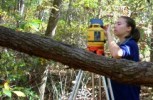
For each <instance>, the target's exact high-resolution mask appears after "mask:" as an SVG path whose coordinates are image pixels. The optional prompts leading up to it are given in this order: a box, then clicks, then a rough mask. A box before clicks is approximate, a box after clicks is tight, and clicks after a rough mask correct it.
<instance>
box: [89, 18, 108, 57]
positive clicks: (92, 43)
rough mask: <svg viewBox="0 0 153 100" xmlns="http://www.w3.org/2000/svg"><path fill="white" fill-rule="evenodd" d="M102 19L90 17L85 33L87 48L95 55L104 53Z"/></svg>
mask: <svg viewBox="0 0 153 100" xmlns="http://www.w3.org/2000/svg"><path fill="white" fill-rule="evenodd" d="M104 32H105V31H104V29H103V21H102V20H101V19H91V20H90V26H89V28H88V33H87V41H88V42H87V49H88V50H89V51H91V52H94V53H96V54H97V55H104V43H105V34H104Z"/></svg>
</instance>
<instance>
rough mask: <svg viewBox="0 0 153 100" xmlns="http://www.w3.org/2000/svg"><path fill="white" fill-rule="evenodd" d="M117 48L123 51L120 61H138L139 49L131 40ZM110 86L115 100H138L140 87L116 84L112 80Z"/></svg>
mask: <svg viewBox="0 0 153 100" xmlns="http://www.w3.org/2000/svg"><path fill="white" fill-rule="evenodd" d="M119 47H120V48H121V49H122V51H123V55H122V59H128V60H132V61H136V62H138V61H139V48H138V45H137V43H136V42H135V41H134V40H133V39H132V38H129V39H127V40H126V41H125V42H124V43H122V44H119ZM131 78H132V77H131ZM111 85H112V90H113V93H114V98H115V100H140V95H139V94H140V86H136V85H130V84H124V83H118V82H116V81H114V80H111Z"/></svg>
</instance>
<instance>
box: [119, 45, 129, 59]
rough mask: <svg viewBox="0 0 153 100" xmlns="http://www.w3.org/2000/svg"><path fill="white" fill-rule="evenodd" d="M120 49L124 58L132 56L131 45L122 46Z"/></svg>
mask: <svg viewBox="0 0 153 100" xmlns="http://www.w3.org/2000/svg"><path fill="white" fill-rule="evenodd" d="M120 48H121V49H122V51H123V54H122V57H129V56H131V51H130V46H129V45H121V46H120Z"/></svg>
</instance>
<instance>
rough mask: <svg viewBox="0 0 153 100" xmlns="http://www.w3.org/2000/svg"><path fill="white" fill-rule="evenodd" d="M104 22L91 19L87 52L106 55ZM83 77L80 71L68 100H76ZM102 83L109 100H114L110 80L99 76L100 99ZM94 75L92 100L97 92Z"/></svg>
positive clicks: (100, 99)
mask: <svg viewBox="0 0 153 100" xmlns="http://www.w3.org/2000/svg"><path fill="white" fill-rule="evenodd" d="M103 27H104V26H103V21H102V20H101V19H91V20H90V26H89V28H88V33H87V41H88V42H87V50H88V51H91V52H93V53H96V54H97V55H104V44H105V34H104V32H105V31H104V29H103ZM82 77H83V71H82V70H79V72H78V75H77V77H76V79H75V82H76V84H75V85H74V87H73V91H72V92H71V94H70V97H69V99H68V100H75V99H76V96H77V92H78V89H79V86H80V83H81V79H82ZM101 82H103V87H104V90H105V93H106V99H107V100H114V96H113V91H112V87H111V83H110V79H109V78H106V77H104V76H99V99H98V100H102V98H101V93H102V92H101V87H102V86H101ZM94 88H95V86H94V73H92V100H95V94H94V93H95V91H94Z"/></svg>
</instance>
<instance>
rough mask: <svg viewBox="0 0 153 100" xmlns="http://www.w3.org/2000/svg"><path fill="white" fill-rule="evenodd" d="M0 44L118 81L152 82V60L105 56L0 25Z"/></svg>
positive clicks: (147, 83) (146, 83) (133, 82)
mask: <svg viewBox="0 0 153 100" xmlns="http://www.w3.org/2000/svg"><path fill="white" fill-rule="evenodd" d="M0 46H3V47H7V48H11V49H14V50H17V51H20V52H24V53H27V54H29V55H34V56H38V57H43V58H46V59H48V60H50V59H52V60H54V61H57V62H61V63H63V64H65V65H68V66H69V67H70V68H74V69H82V70H84V71H90V72H93V73H97V74H100V75H104V76H106V77H110V78H111V79H113V80H116V81H119V82H125V83H130V84H143V85H148V86H149V85H151V84H153V63H151V62H133V61H128V60H125V59H114V58H107V57H104V56H98V55H96V54H94V53H92V52H89V51H86V50H83V49H80V48H77V47H73V46H71V45H67V44H64V43H61V42H57V41H54V40H52V39H50V38H47V37H42V36H38V35H36V34H31V33H25V32H16V31H14V30H12V29H9V28H6V27H3V26H0Z"/></svg>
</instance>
